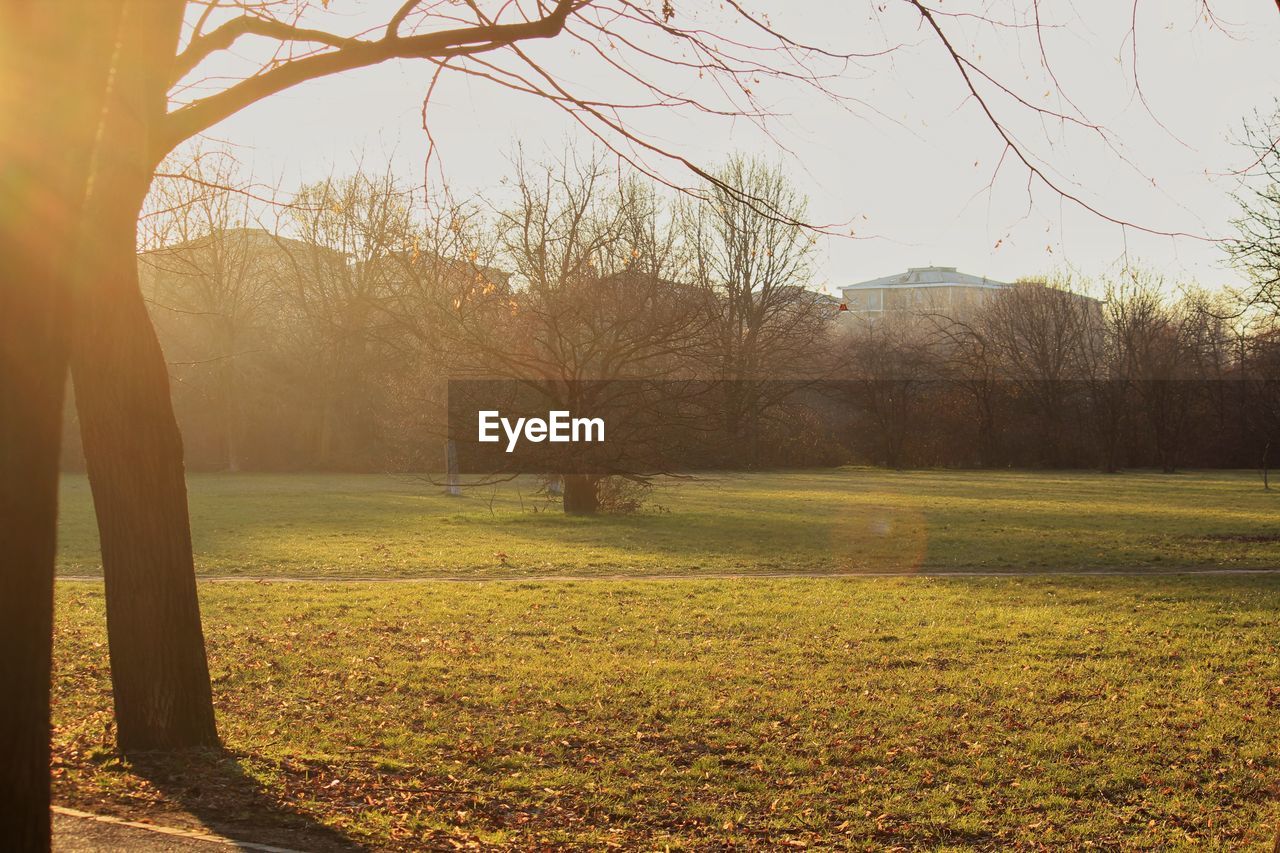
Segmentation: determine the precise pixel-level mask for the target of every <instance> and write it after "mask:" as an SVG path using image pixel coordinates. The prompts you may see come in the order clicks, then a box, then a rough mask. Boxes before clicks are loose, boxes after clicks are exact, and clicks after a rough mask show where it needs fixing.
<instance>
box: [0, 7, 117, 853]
mask: <svg viewBox="0 0 1280 853" xmlns="http://www.w3.org/2000/svg"><path fill="white" fill-rule="evenodd" d="M77 13H78V17H77V20H76V25H75V26H67V21H66V9H65V8H62V7H61V6H59V5H58V4H52V3H26V4H17V3H3V4H0V79H3V80H4V81H5V84H4V87H3V89H0V648H2V649H3V651H2V652H0V697H3V700H2V701H0V849H3V850H23V851H28V850H48V849H49V846H50V826H49V686H50V667H51V660H52V650H53V633H52V631H53V572H54V559H55V554H56V534H57V505H58V504H57V502H58V454H59V445H60V443H61V438H62V430H61V421H62V406H63V395H64V393H65V390H66V378H67V360H68V348H69V345H70V322H69V316H68V315H69V311H70V306H71V301H72V291H73V288H74V286H75V271H76V265H75V263H74V259H75V257H76V255H77V249H78V247H79V243H80V238H81V236H82V234H81V227H80V226H81V224H82V221H83V220H82V208H81V203H82V200H83V199H84V196H85V188H86V185H87V184H88V183H89V179H90V174H91V169H92V163H93V158H92V152H93V147H94V140H95V129H96V127H97V120H98V116H99V115H100V113H101V110H102V98H103V94H104V92H105V90H106V87H107V81H108V79H109V67H110V55H111V50H110V48H111V44H110V40H109V39H106V38H103V34H104V33H106V34H109V33H112V32H114V31H115V29H116V25H117V24H118V22H119V21H118V18H119V14H118V13H119V7H118V6H117V5H113V4H109V3H98V4H93V5H92V6H88V7H85V8H82V9H77ZM95 40H96V42H101V44H98V43H95Z"/></svg>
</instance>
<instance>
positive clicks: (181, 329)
mask: <svg viewBox="0 0 1280 853" xmlns="http://www.w3.org/2000/svg"><path fill="white" fill-rule="evenodd" d="M183 160H184V161H185V162H182V161H179V160H177V159H176V158H171V160H170V161H167V163H166V166H165V169H166V172H168V173H169V174H170V175H172V177H163V178H159V179H157V181H156V183H155V185H154V186H153V187H152V191H151V194H150V196H149V200H148V210H147V212H146V214H145V215H144V216H143V218H142V220H141V226H140V228H139V242H140V244H141V249H142V251H141V252H140V254H139V265H140V277H141V286H142V292H143V295H144V298H145V299H146V300H147V303H148V305H149V306H150V313H151V316H152V318H153V322H154V323H155V325H156V327H157V332H158V334H159V336H160V338H161V340H163V341H165V342H166V344H167V347H166V353H165V355H166V358H167V360H168V362H169V368H170V373H171V374H172V376H173V378H174V380H175V383H176V385H177V387H178V388H180V389H182V390H183V391H184V392H185V393H186V394H187V395H189V396H194V397H196V400H197V405H199V406H200V407H201V408H202V409H203V410H205V411H207V412H213V413H214V417H215V418H216V421H217V424H216V441H217V444H218V455H219V456H220V458H221V467H223V468H225V469H226V470H228V471H238V470H240V468H241V467H242V463H243V459H242V451H241V443H242V439H243V436H244V431H245V408H246V405H247V404H246V396H247V395H248V393H249V389H250V388H252V387H253V385H254V383H253V382H252V381H249V380H247V378H246V377H247V374H249V373H251V372H252V371H253V370H255V368H256V367H258V365H257V360H256V359H255V358H254V356H255V355H256V354H257V353H259V352H260V351H261V350H262V348H264V346H265V343H266V342H265V338H266V337H267V336H268V329H270V328H271V327H272V326H273V320H274V319H277V318H275V317H274V315H275V311H276V305H275V304H274V303H275V299H274V296H275V293H274V279H275V278H276V276H277V275H278V274H279V272H280V270H279V269H278V268H277V267H276V266H274V265H273V264H271V262H270V260H271V258H270V255H269V254H268V253H266V252H264V251H263V248H264V246H263V245H262V243H263V238H264V237H265V236H266V235H265V234H264V233H262V232H261V231H260V230H257V229H254V228H252V227H250V226H251V225H252V224H253V214H252V212H251V210H250V208H249V204H248V197H247V196H246V195H245V191H244V189H243V187H241V186H240V185H241V184H242V183H243V181H241V180H240V179H239V178H238V176H237V174H236V171H237V167H236V164H235V163H234V161H233V160H232V159H231V158H230V157H229V156H228V155H227V154H226V153H225V152H204V151H200V150H196V151H194V152H192V154H191V156H189V157H185V158H183Z"/></svg>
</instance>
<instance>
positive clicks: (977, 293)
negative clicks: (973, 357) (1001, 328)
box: [840, 267, 1012, 317]
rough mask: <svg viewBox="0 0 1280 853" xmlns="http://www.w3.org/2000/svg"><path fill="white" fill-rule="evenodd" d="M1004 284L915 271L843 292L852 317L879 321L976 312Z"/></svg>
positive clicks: (936, 270)
mask: <svg viewBox="0 0 1280 853" xmlns="http://www.w3.org/2000/svg"><path fill="white" fill-rule="evenodd" d="M1006 287H1012V285H1011V284H1009V283H1008V282H1004V281H995V280H994V279H990V278H983V277H981V276H976V275H969V274H968V273H963V272H958V271H957V270H956V268H955V267H912V268H911V269H909V270H907V271H906V272H904V273H898V274H897V275H887V276H884V277H883V278H873V279H871V280H870V281H862V282H858V283H857V284H850V285H845V286H844V287H841V288H840V292H841V294H842V295H843V297H844V305H845V306H846V307H847V308H848V310H849V312H850V313H853V314H860V315H863V316H867V317H876V316H880V315H882V314H886V313H888V312H892V311H921V312H927V311H947V312H955V311H957V310H963V309H965V308H976V307H977V306H979V305H981V304H982V303H983V302H985V301H986V300H987V299H989V298H991V296H992V294H994V293H995V292H996V291H998V290H1003V289H1004V288H1006Z"/></svg>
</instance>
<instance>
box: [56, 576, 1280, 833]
mask: <svg viewBox="0 0 1280 853" xmlns="http://www.w3.org/2000/svg"><path fill="white" fill-rule="evenodd" d="M200 592H201V597H202V600H203V606H204V617H205V630H206V634H207V637H208V647H209V654H210V665H211V670H212V675H213V683H214V693H215V701H216V705H217V709H218V713H219V724H220V727H221V731H222V734H223V737H224V740H225V742H226V745H227V747H228V750H229V752H228V753H227V754H226V755H224V756H222V757H221V758H219V757H217V756H203V757H201V756H193V757H190V758H188V759H183V760H177V761H170V762H167V763H166V762H159V763H158V764H156V765H154V766H153V765H136V764H131V763H127V762H124V761H122V760H121V759H119V758H118V757H117V756H116V754H115V752H114V750H113V746H112V743H113V741H112V737H111V728H110V711H109V708H110V694H109V685H108V670H107V654H106V647H105V633H104V629H103V599H102V591H101V586H100V585H99V584H97V583H95V582H64V583H62V584H60V585H59V588H58V611H57V641H56V682H55V703H54V715H55V735H54V752H55V759H54V780H55V781H54V784H55V797H56V800H57V801H58V802H60V803H62V804H64V805H70V806H73V807H77V808H82V809H92V810H95V811H100V812H108V813H116V814H123V815H128V816H130V817H132V818H134V819H137V818H139V817H142V818H147V819H156V820H160V821H162V822H172V821H173V820H174V819H175V818H174V816H173V814H172V812H171V809H173V808H175V807H181V808H182V809H185V810H186V811H189V812H194V813H197V814H205V815H215V816H217V815H220V816H221V817H222V818H223V819H224V825H225V820H226V819H228V818H230V817H231V816H233V815H234V816H235V817H236V818H237V819H238V821H239V823H238V824H236V825H238V826H239V827H240V832H241V833H250V832H252V827H254V826H262V825H264V824H267V823H271V824H273V825H275V826H277V827H280V826H284V825H286V824H288V825H291V826H293V827H295V828H294V829H293V830H291V831H293V832H295V833H296V835H295V836H294V838H295V842H296V841H297V839H302V838H306V837H307V836H306V834H305V832H304V830H303V829H302V828H301V827H303V826H305V825H306V824H307V823H308V822H311V823H314V824H322V825H324V826H325V827H328V828H330V829H332V830H335V831H336V832H338V833H340V834H341V835H342V836H345V837H347V838H350V839H354V840H357V841H360V842H362V843H369V844H372V845H374V846H380V847H391V848H405V849H421V848H422V847H431V848H444V849H452V845H454V844H457V845H459V846H462V845H468V844H473V845H482V846H488V845H496V846H510V847H513V848H516V849H534V848H541V849H564V848H569V849H573V848H578V849H603V848H604V847H606V846H617V845H620V846H622V847H623V848H625V849H650V850H662V849H668V848H669V849H672V850H679V849H708V848H712V849H724V848H728V847H732V848H735V849H761V850H777V849H784V848H786V847H788V846H796V847H799V846H812V847H816V848H830V847H832V846H840V847H847V848H852V849H886V848H890V849H892V848H893V847H894V846H895V845H896V846H898V847H899V849H920V848H925V847H928V848H931V849H955V850H959V849H974V848H981V849H989V850H997V849H1011V848H1037V849H1044V848H1054V847H1057V848H1059V849H1061V848H1063V847H1074V848H1076V849H1079V848H1082V847H1087V846H1093V847H1096V848H1100V849H1122V848H1123V849H1134V848H1142V849H1162V850H1163V849H1180V848H1182V849H1193V848H1194V849H1205V848H1209V849H1213V848H1218V849H1242V848H1248V847H1250V846H1252V847H1253V848H1254V849H1261V848H1262V847H1263V845H1264V843H1265V842H1266V840H1267V839H1268V838H1269V835H1270V833H1272V832H1274V828H1275V825H1276V820H1277V817H1278V816H1280V760H1278V758H1277V755H1278V752H1277V751H1278V750H1280V734H1277V732H1280V725H1278V724H1280V651H1278V649H1277V642H1278V641H1280V578H1277V577H1275V576H1271V575H1244V576H1207V575H1199V576H1174V577H1168V576H1166V577H1158V578H1156V577H1147V578H1143V577H1135V576H1126V577H1114V576H1113V577H1088V578H1084V577H1079V576H1076V577H1062V578H1049V577H1034V578H1016V577H1015V578H972V577H953V578H878V579H870V578H863V579H857V578H854V579H836V578H827V579H739V580H686V581H613V582H610V581H575V582H563V583H557V582H549V583H548V582H528V581H508V582H494V583H476V584H458V583H436V582H429V581H428V582H422V583H413V584H343V583H270V584H263V583H253V582H230V583H226V582H223V583H210V584H202V585H201V587H200ZM144 767H145V769H144ZM289 821H292V823H291V824H290V823H289ZM256 837H258V838H260V839H261V837H262V832H261V830H260V831H259V832H257V833H256ZM293 846H298V844H297V843H295V844H294V845H293ZM303 846H308V847H310V844H307V845H303ZM316 849H320V845H319V843H318V842H316Z"/></svg>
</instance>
